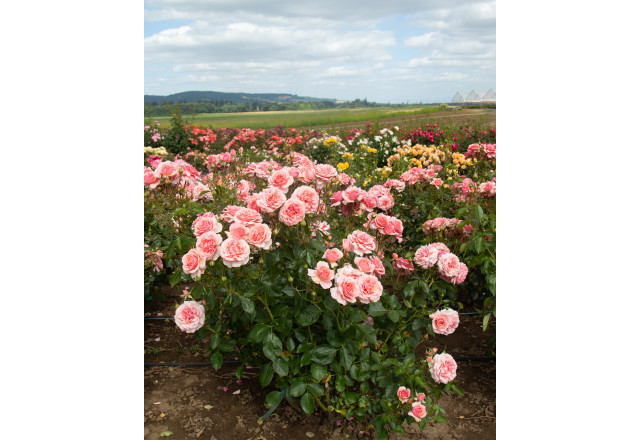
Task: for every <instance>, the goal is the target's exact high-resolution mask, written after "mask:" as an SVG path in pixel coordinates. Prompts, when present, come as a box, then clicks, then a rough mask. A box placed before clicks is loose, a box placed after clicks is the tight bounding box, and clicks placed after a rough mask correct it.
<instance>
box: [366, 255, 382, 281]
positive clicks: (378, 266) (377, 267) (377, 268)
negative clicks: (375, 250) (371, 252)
mask: <svg viewBox="0 0 640 440" xmlns="http://www.w3.org/2000/svg"><path fill="white" fill-rule="evenodd" d="M369 260H370V261H371V264H373V273H374V274H376V275H378V276H379V277H381V276H382V275H384V273H385V270H384V265H383V264H382V261H381V260H380V258H378V257H369Z"/></svg>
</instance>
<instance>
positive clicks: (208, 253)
mask: <svg viewBox="0 0 640 440" xmlns="http://www.w3.org/2000/svg"><path fill="white" fill-rule="evenodd" d="M220 243H222V237H221V236H220V234H217V233H215V232H213V231H209V232H205V233H204V234H202V235H200V236H199V237H198V238H197V239H196V249H197V250H199V251H200V253H202V255H204V257H205V259H206V260H212V261H215V260H217V259H218V257H219V256H220V252H219V250H220V249H219V246H220Z"/></svg>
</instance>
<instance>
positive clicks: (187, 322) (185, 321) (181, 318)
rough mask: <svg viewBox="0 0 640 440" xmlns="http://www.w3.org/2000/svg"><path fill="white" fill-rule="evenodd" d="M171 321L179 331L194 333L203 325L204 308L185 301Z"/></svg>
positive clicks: (193, 302)
mask: <svg viewBox="0 0 640 440" xmlns="http://www.w3.org/2000/svg"><path fill="white" fill-rule="evenodd" d="M173 319H174V321H175V323H176V325H177V326H178V328H179V329H180V330H182V331H183V332H187V333H194V332H196V331H198V330H199V329H200V328H202V326H203V325H204V307H203V305H202V304H200V303H197V302H195V301H185V302H183V303H182V304H181V305H180V306H179V307H178V308H177V309H176V314H175V316H174V318H173Z"/></svg>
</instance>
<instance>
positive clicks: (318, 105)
mask: <svg viewBox="0 0 640 440" xmlns="http://www.w3.org/2000/svg"><path fill="white" fill-rule="evenodd" d="M175 105H178V106H179V107H180V109H181V111H182V112H183V113H184V114H197V113H244V112H269V111H278V110H279V111H281V110H326V109H333V108H346V107H349V108H357V107H380V106H383V105H385V104H377V103H375V102H373V103H372V102H368V101H367V99H366V98H365V99H364V100H361V99H356V100H354V101H344V102H340V103H336V102H335V101H328V100H327V101H314V102H303V101H298V102H290V103H289V102H287V103H285V102H268V101H263V102H254V101H251V102H241V103H238V104H234V103H233V102H232V101H227V100H213V101H197V102H196V101H183V102H179V103H173V102H166V101H162V102H159V103H158V102H155V101H153V102H148V103H146V104H145V106H144V116H145V117H155V116H171V115H172V114H173V113H174V112H175V107H174V106H175Z"/></svg>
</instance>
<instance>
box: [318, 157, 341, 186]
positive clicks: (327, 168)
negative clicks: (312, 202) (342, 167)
mask: <svg viewBox="0 0 640 440" xmlns="http://www.w3.org/2000/svg"><path fill="white" fill-rule="evenodd" d="M314 172H315V175H316V179H317V182H318V187H320V188H322V187H323V186H325V185H326V184H327V182H329V181H330V180H331V179H333V178H334V177H336V176H337V175H338V172H337V171H336V169H335V168H334V167H333V166H331V165H328V164H323V163H321V164H318V165H316V166H315V170H314Z"/></svg>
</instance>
